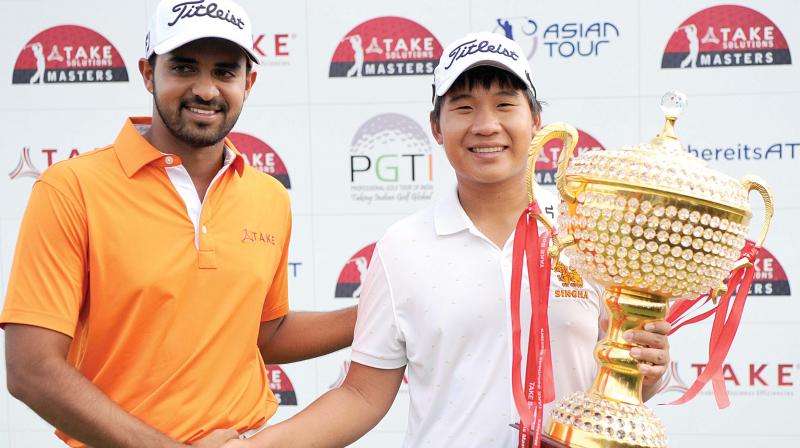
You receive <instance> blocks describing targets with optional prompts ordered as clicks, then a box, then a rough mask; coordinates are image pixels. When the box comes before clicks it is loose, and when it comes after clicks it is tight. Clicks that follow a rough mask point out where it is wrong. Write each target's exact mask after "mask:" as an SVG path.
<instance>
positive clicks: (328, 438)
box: [247, 371, 402, 448]
mask: <svg viewBox="0 0 800 448" xmlns="http://www.w3.org/2000/svg"><path fill="white" fill-rule="evenodd" d="M400 375H401V377H402V371H401V372H400ZM396 393H397V387H395V388H394V392H393V393H392V392H391V391H389V394H390V395H391V399H390V400H388V401H385V400H383V399H370V398H369V394H365V393H364V392H361V391H359V390H358V389H357V388H355V387H353V386H349V385H348V384H347V383H346V382H345V384H343V385H342V387H339V388H336V389H333V390H330V391H328V392H327V393H326V394H324V395H323V396H321V397H320V398H319V399H317V400H316V401H315V402H314V403H312V404H311V405H309V406H308V407H307V408H306V409H304V410H303V411H302V412H300V413H299V414H297V415H295V416H294V417H292V418H290V419H289V420H286V421H284V422H281V423H278V424H277V425H274V426H269V427H267V428H266V429H265V430H264V431H262V432H260V433H259V434H257V435H256V436H255V437H253V438H252V439H249V440H248V441H247V442H248V445H249V446H251V447H253V448H284V447H286V448H292V447H304V448H327V447H331V448H333V447H343V446H347V445H349V444H351V443H353V442H355V441H356V440H358V439H359V438H360V437H361V436H363V435H364V434H366V433H367V432H368V431H369V430H370V429H372V428H373V427H375V425H377V424H378V422H380V420H381V419H382V418H383V416H384V415H386V412H387V411H388V410H389V407H391V403H392V400H393V399H394V396H395V395H396Z"/></svg>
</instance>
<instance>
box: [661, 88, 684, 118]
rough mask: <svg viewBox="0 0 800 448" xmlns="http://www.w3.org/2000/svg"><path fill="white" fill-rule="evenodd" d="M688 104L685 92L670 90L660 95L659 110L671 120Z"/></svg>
mask: <svg viewBox="0 0 800 448" xmlns="http://www.w3.org/2000/svg"><path fill="white" fill-rule="evenodd" d="M688 105H689V100H688V99H687V98H686V94H685V93H683V92H679V91H677V90H670V91H669V92H667V93H665V94H664V96H662V97H661V110H662V111H663V112H664V115H665V116H666V117H667V118H671V119H673V120H674V119H676V118H678V117H679V116H680V115H681V114H682V113H683V111H684V110H685V109H686V107H687V106H688Z"/></svg>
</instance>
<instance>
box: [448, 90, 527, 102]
mask: <svg viewBox="0 0 800 448" xmlns="http://www.w3.org/2000/svg"><path fill="white" fill-rule="evenodd" d="M494 96H503V97H511V98H514V97H516V96H517V92H516V91H513V90H500V91H498V92H495V93H494ZM472 97H473V96H472V95H471V94H469V93H468V92H464V93H459V94H457V95H453V96H451V97H449V98H448V100H447V102H448V103H455V102H456V101H460V100H465V99H470V98H472Z"/></svg>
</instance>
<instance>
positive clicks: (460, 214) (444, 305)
mask: <svg viewBox="0 0 800 448" xmlns="http://www.w3.org/2000/svg"><path fill="white" fill-rule="evenodd" d="M537 198H538V199H539V203H540V204H541V205H542V208H543V209H544V208H547V207H550V206H552V209H551V210H556V207H555V204H556V203H557V202H556V198H555V197H554V195H553V194H551V193H549V192H545V191H538V190H537ZM513 239H514V238H513V235H512V236H511V237H510V238H509V240H508V241H507V242H506V244H505V245H504V246H503V247H502V248H498V247H497V246H496V245H495V244H494V243H492V242H491V241H490V240H489V239H488V238H487V237H486V236H484V235H483V234H482V233H481V232H480V231H479V230H478V229H477V228H476V227H475V225H474V224H473V223H472V221H471V220H470V219H469V217H468V216H467V214H466V213H465V212H464V209H463V208H462V207H461V204H460V203H459V201H458V197H457V194H456V192H455V189H453V190H452V194H449V195H448V196H447V197H446V198H444V199H443V200H442V201H440V202H439V203H437V204H436V205H434V206H433V207H429V208H428V209H426V210H423V211H421V212H419V213H416V214H414V215H412V216H409V217H407V218H405V219H403V220H401V221H399V222H398V223H396V224H394V225H393V226H392V227H390V228H389V229H388V231H387V232H386V235H385V236H384V237H383V238H382V239H381V240H380V241H379V242H378V244H377V245H376V248H375V252H374V253H373V256H372V261H371V264H370V267H369V270H368V272H367V276H366V279H365V281H364V285H363V291H362V294H361V298H360V300H359V305H358V321H357V323H356V330H355V340H354V341H353V349H352V360H353V361H355V362H358V363H360V364H363V365H367V366H371V367H376V368H383V369H393V368H398V367H402V366H404V365H408V371H407V375H408V388H409V395H410V400H411V402H410V414H409V420H408V428H407V432H406V438H405V446H406V447H414V448H416V447H437V448H438V447H442V446H454V447H459V448H463V447H487V446H491V447H516V445H517V434H516V431H515V430H514V429H512V428H510V427H509V426H508V425H509V424H510V423H513V422H517V421H518V420H519V417H518V414H517V410H516V407H515V406H514V400H513V396H512V392H511V320H510V315H511V314H510V313H511V312H510V299H509V297H510V293H509V287H510V282H511V255H512V249H513ZM562 261H566V260H565V259H562ZM523 273H524V274H523V275H524V278H523V281H522V294H521V296H522V301H521V302H522V307H521V311H522V319H521V321H522V334H523V335H524V337H523V344H522V350H523V354H524V353H526V350H527V335H528V329H529V324H530V321H529V316H530V293H529V288H528V277H527V270H526V269H523ZM560 275H561V274H559V273H557V272H555V271H554V272H553V273H552V275H551V285H552V287H551V294H550V308H549V316H550V319H549V322H550V336H551V347H552V359H553V376H554V378H555V383H556V402H557V401H558V399H559V398H560V397H563V396H565V395H568V394H571V393H573V392H575V391H578V390H585V389H587V388H588V387H589V386H591V383H592V380H593V379H594V375H595V371H596V365H595V361H594V358H593V355H592V353H593V349H594V346H595V344H596V342H597V339H598V322H599V319H600V315H601V311H600V309H601V305H600V301H599V298H598V291H597V290H596V289H594V287H593V286H590V285H589V284H588V282H586V281H585V280H584V282H583V287H569V286H567V285H564V284H563V283H562V281H561V280H565V281H566V283H569V279H566V278H564V277H563V276H562V278H561V280H560V279H559V276H560ZM572 280H573V281H574V280H575V277H574V276H572ZM523 358H524V355H523ZM523 366H524V361H523ZM523 374H524V372H523ZM556 402H553V403H551V404H550V405H548V406H545V415H546V416H548V415H549V410H550V408H551V407H552V406H553V405H555V403H556ZM547 418H548V417H546V420H545V423H546V422H547Z"/></svg>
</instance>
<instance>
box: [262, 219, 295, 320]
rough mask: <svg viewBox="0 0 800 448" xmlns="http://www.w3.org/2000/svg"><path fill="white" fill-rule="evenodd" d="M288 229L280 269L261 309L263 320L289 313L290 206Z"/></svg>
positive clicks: (273, 278)
mask: <svg viewBox="0 0 800 448" xmlns="http://www.w3.org/2000/svg"><path fill="white" fill-rule="evenodd" d="M286 221H287V223H286V231H285V233H284V234H285V235H286V238H284V241H283V247H282V248H281V251H282V253H281V259H280V261H279V262H278V269H277V270H276V271H275V275H274V276H273V277H272V284H271V285H270V288H269V292H267V297H266V298H265V299H264V307H263V308H262V310H261V322H266V321H269V320H273V319H277V318H279V317H283V316H285V315H286V314H288V313H289V240H290V239H291V236H292V212H291V209H290V208H289V207H287V209H286Z"/></svg>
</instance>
